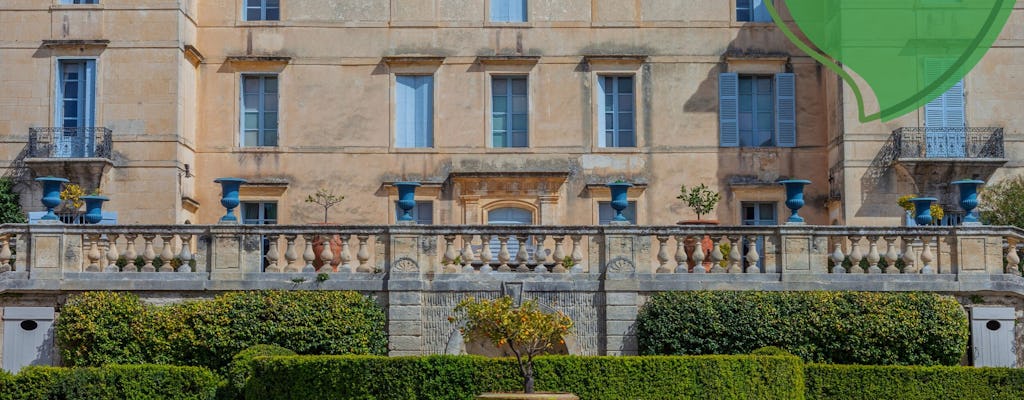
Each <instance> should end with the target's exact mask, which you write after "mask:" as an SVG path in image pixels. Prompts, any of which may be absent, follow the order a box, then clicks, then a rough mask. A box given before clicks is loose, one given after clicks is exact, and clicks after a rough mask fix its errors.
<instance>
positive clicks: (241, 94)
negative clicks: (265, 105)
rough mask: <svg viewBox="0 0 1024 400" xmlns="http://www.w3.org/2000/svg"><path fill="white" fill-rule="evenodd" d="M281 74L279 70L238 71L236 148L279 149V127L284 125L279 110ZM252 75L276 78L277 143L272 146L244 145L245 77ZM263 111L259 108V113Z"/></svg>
mask: <svg viewBox="0 0 1024 400" xmlns="http://www.w3.org/2000/svg"><path fill="white" fill-rule="evenodd" d="M281 75H282V74H281V73H279V72H266V71H259V72H240V73H239V74H238V79H237V82H238V92H237V93H238V107H237V108H238V130H237V132H238V136H237V140H238V141H237V143H238V148H239V149H250V150H259V149H279V148H281V130H282V129H281V127H282V126H283V125H284V124H283V123H282V121H283V120H284V119H283V118H282V117H283V116H284V115H283V114H284V113H282V112H281V98H282V96H281V94H282V93H281V88H282V86H283V85H282V82H283V81H284V80H283V79H281ZM252 76H259V77H270V76H273V77H275V78H277V93H276V94H277V111H276V112H277V130H276V131H277V144H276V145H273V146H269V145H262V144H256V145H253V146H246V145H245V78H246V77H252ZM261 86H262V85H261ZM261 102H262V101H261ZM263 112H264V111H262V110H261V111H260V115H262V114H263ZM257 135H259V133H258V132H257Z"/></svg>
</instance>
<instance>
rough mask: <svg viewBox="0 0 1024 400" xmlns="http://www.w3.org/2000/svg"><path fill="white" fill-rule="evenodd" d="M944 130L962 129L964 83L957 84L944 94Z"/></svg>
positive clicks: (963, 122) (963, 123)
mask: <svg viewBox="0 0 1024 400" xmlns="http://www.w3.org/2000/svg"><path fill="white" fill-rule="evenodd" d="M942 97H944V98H945V103H946V104H945V108H946V110H945V111H946V112H945V114H946V125H945V127H946V128H963V127H964V125H965V122H966V121H965V118H964V81H963V80H961V81H960V82H957V83H956V84H955V85H953V87H951V88H949V90H947V91H946V93H945V94H943V95H942Z"/></svg>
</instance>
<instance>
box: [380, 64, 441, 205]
mask: <svg viewBox="0 0 1024 400" xmlns="http://www.w3.org/2000/svg"><path fill="white" fill-rule="evenodd" d="M444 61H445V57H439V56H387V57H383V58H382V59H381V63H382V64H383V65H384V66H386V67H387V73H388V75H390V76H389V79H388V99H389V101H388V103H389V104H388V107H389V108H388V150H389V151H390V152H394V153H439V152H440V150H439V149H440V147H441V143H442V141H441V140H439V139H443V138H442V137H440V136H439V135H438V133H439V132H441V130H440V128H441V127H440V124H439V122H438V120H439V119H438V118H437V114H438V109H437V107H438V102H437V99H438V92H439V91H440V88H441V87H442V85H443V84H444V78H443V77H442V74H439V73H438V71H440V69H441V66H442V65H444ZM400 75H430V76H432V77H433V89H432V93H431V96H432V98H433V106H434V110H433V115H432V116H431V123H432V124H433V130H432V135H433V138H432V140H431V141H432V142H433V145H432V146H431V147H398V146H397V144H398V143H397V142H398V136H397V135H398V101H397V95H396V93H397V90H398V76H400ZM435 214H436V211H435ZM435 221H437V219H435ZM435 223H436V222H435Z"/></svg>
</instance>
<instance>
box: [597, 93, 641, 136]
mask: <svg viewBox="0 0 1024 400" xmlns="http://www.w3.org/2000/svg"><path fill="white" fill-rule="evenodd" d="M598 83H599V88H600V91H601V94H600V98H599V101H600V104H599V105H598V110H600V112H599V114H598V126H599V127H601V130H602V132H601V136H600V137H599V138H598V141H599V143H598V145H599V146H601V147H636V119H635V118H634V110H635V107H636V104H635V102H636V97H635V96H634V93H633V92H634V87H635V86H634V83H633V77H632V76H601V77H599V78H598Z"/></svg>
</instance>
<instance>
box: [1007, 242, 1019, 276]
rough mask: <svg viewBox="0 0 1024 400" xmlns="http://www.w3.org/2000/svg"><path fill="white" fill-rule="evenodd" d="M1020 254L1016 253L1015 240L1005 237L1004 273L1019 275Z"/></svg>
mask: <svg viewBox="0 0 1024 400" xmlns="http://www.w3.org/2000/svg"><path fill="white" fill-rule="evenodd" d="M1019 266H1020V255H1018V254H1017V241H1016V240H1013V239H1010V238H1007V239H1006V271H1005V272H1006V273H1007V274H1013V275H1020V269H1019Z"/></svg>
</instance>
